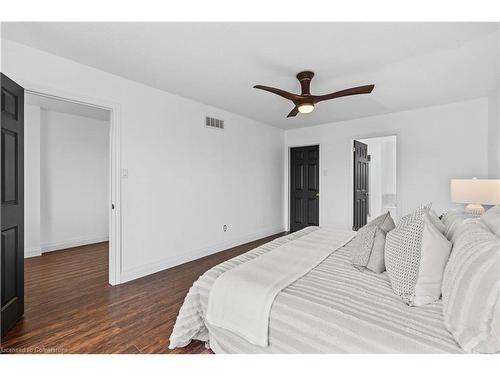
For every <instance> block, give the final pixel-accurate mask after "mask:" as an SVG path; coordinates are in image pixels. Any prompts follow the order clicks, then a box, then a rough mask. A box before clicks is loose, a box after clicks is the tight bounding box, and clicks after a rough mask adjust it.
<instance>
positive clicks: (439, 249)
mask: <svg viewBox="0 0 500 375" xmlns="http://www.w3.org/2000/svg"><path fill="white" fill-rule="evenodd" d="M430 206H431V205H430V204H428V205H426V206H422V207H419V208H418V209H416V210H415V211H414V212H412V213H411V214H409V215H406V216H405V217H403V218H401V220H400V221H399V223H398V225H397V226H396V228H395V229H393V230H392V231H390V232H389V233H387V237H386V242H385V266H386V268H387V273H388V274H389V278H390V280H391V285H392V289H393V290H394V292H395V293H396V294H397V295H398V296H400V297H401V298H402V299H403V301H404V302H405V303H407V304H408V305H410V306H422V305H426V304H428V303H431V302H434V301H436V300H438V299H439V297H440V296H441V283H442V279H443V272H444V268H445V266H446V262H447V261H448V257H449V255H450V251H451V243H450V242H449V241H448V240H447V239H446V237H445V236H444V235H443V234H442V233H441V232H440V231H439V229H437V228H436V226H435V225H434V224H433V221H432V219H431V216H430V214H429V210H430Z"/></svg>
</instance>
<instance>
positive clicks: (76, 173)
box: [24, 93, 110, 257]
mask: <svg viewBox="0 0 500 375" xmlns="http://www.w3.org/2000/svg"><path fill="white" fill-rule="evenodd" d="M24 113H25V170H24V174H25V236H24V237H25V257H33V256H40V255H43V254H44V253H47V252H52V251H58V250H63V249H69V248H74V247H77V246H82V245H88V244H95V243H101V242H107V241H108V240H109V222H110V220H109V215H110V208H109V186H110V183H109V181H110V162H109V155H110V112H109V111H107V110H105V109H101V108H96V107H92V106H89V105H84V104H80V103H75V102H71V101H66V100H61V99H57V98H54V97H48V96H43V95H38V94H35V93H26V94H25V111H24Z"/></svg>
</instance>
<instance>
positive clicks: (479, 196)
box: [450, 178, 500, 205]
mask: <svg viewBox="0 0 500 375" xmlns="http://www.w3.org/2000/svg"><path fill="white" fill-rule="evenodd" d="M450 187H451V200H452V201H453V202H455V203H476V204H487V205H494V204H500V180H480V179H476V178H473V179H468V180H451V186H450Z"/></svg>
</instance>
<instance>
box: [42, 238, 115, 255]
mask: <svg viewBox="0 0 500 375" xmlns="http://www.w3.org/2000/svg"><path fill="white" fill-rule="evenodd" d="M104 241H109V236H100V237H93V238H80V239H76V240H68V241H61V242H53V243H48V244H42V245H41V250H42V253H48V252H50V251H56V250H62V249H69V248H72V247H77V246H83V245H90V244H93V243H98V242H104Z"/></svg>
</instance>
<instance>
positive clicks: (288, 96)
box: [253, 85, 301, 101]
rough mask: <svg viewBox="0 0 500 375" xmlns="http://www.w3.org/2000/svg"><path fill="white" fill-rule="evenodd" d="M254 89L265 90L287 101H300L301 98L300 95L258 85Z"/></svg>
mask: <svg viewBox="0 0 500 375" xmlns="http://www.w3.org/2000/svg"><path fill="white" fill-rule="evenodd" d="M253 88H254V89H259V90H264V91H269V92H272V93H273V94H276V95H279V96H281V97H283V98H285V99H288V100H292V101H295V100H299V99H300V98H301V96H300V95H297V94H292V93H291V92H288V91H284V90H281V89H277V88H275V87H269V86H262V85H256V86H254V87H253Z"/></svg>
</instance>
